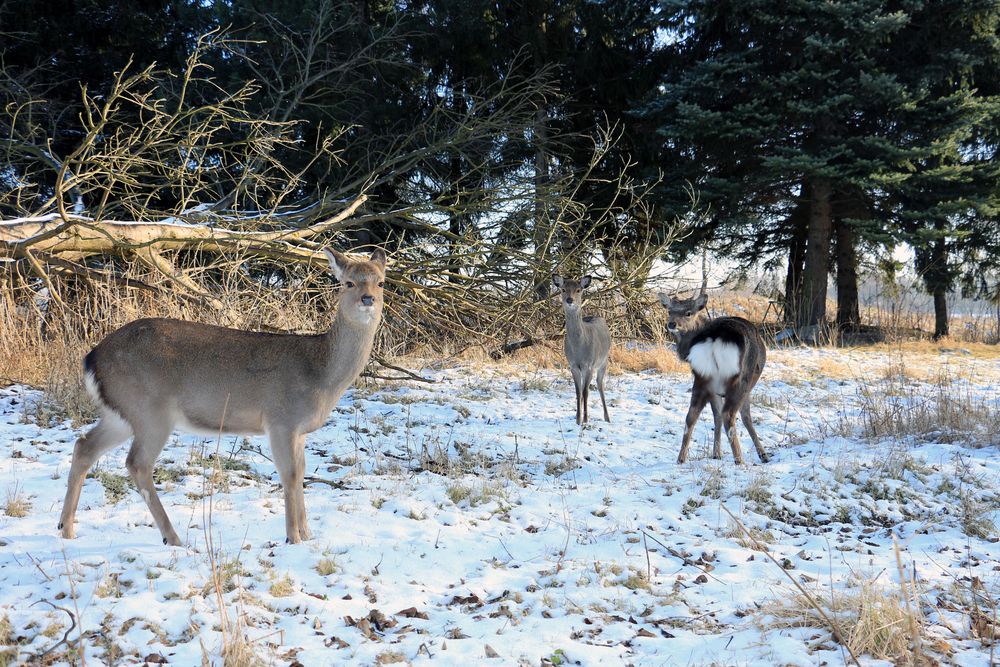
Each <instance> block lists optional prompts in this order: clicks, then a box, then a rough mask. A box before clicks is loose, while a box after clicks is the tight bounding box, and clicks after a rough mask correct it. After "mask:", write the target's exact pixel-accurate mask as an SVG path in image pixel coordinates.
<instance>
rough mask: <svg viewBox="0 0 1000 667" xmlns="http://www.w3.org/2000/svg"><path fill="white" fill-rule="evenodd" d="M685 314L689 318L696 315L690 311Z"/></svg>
mask: <svg viewBox="0 0 1000 667" xmlns="http://www.w3.org/2000/svg"><path fill="white" fill-rule="evenodd" d="M684 314H685V315H687V316H688V317H691V316H692V315H694V313H693V312H692V311H690V310H689V311H687V312H686V313H684Z"/></svg>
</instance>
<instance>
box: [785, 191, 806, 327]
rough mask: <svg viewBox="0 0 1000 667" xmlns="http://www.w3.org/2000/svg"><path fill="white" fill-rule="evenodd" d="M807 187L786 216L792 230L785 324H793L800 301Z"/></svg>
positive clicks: (786, 285) (786, 281) (789, 248)
mask: <svg viewBox="0 0 1000 667" xmlns="http://www.w3.org/2000/svg"><path fill="white" fill-rule="evenodd" d="M808 191H809V185H808V184H807V183H806V182H804V181H803V183H802V189H801V190H800V191H799V201H798V203H797V204H796V205H795V208H793V209H792V212H791V213H789V214H788V220H787V221H786V222H787V224H788V225H789V226H790V227H791V228H792V237H791V240H790V242H789V246H788V272H787V273H786V274H785V308H784V311H785V312H784V316H785V324H794V323H795V318H796V317H797V313H798V304H799V302H800V301H801V299H802V263H803V261H804V260H805V256H806V234H807V233H808V231H809V201H808V200H807V199H806V197H807V196H808Z"/></svg>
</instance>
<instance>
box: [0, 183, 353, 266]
mask: <svg viewBox="0 0 1000 667" xmlns="http://www.w3.org/2000/svg"><path fill="white" fill-rule="evenodd" d="M366 200H367V197H366V196H365V195H361V196H360V197H358V198H357V199H355V200H354V201H353V202H351V203H350V204H349V205H348V206H347V208H345V209H344V210H343V211H341V212H340V213H338V214H337V215H335V216H333V217H332V218H330V219H328V220H324V221H323V222H318V223H315V224H313V225H309V226H308V227H303V228H301V229H279V230H274V231H266V232H263V231H239V230H233V229H227V228H224V227H216V226H211V225H204V224H199V225H192V224H184V223H174V222H137V221H120V220H94V219H93V218H88V217H85V216H78V215H72V214H67V215H65V216H62V215H59V214H53V215H49V216H44V217H41V218H18V219H16V220H5V221H0V258H9V259H22V258H25V257H29V256H30V255H35V256H39V255H38V253H45V254H46V255H49V256H58V257H61V258H62V259H64V260H78V259H81V258H84V257H89V256H93V255H108V256H136V257H137V258H139V259H140V260H142V261H143V262H144V263H150V264H153V265H159V266H160V268H161V270H162V268H163V267H162V265H160V264H159V262H157V261H156V259H155V257H156V256H157V255H158V254H159V252H160V251H163V250H188V249H192V250H193V249H196V250H198V251H199V252H207V253H214V254H223V253H230V252H233V251H235V250H239V251H241V252H243V253H246V254H250V255H254V256H258V257H269V258H272V259H280V260H284V261H292V262H301V263H310V262H312V261H313V260H317V261H318V260H320V259H322V257H323V256H322V254H321V253H320V252H318V249H316V250H314V249H312V248H310V247H309V245H310V243H309V241H310V239H313V238H315V237H317V236H319V235H320V234H323V233H325V232H329V231H332V230H335V229H338V228H340V227H342V226H343V225H342V223H343V222H344V221H345V220H346V219H347V218H349V217H350V216H351V215H353V214H354V212H355V211H356V210H357V209H358V207H359V206H361V205H362V204H363V203H364V202H365V201H366ZM57 221H61V222H58V223H57ZM143 255H146V256H145V257H143Z"/></svg>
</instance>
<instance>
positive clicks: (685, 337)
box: [674, 317, 711, 361]
mask: <svg viewBox="0 0 1000 667" xmlns="http://www.w3.org/2000/svg"><path fill="white" fill-rule="evenodd" d="M710 321H711V320H709V319H708V318H707V317H703V318H701V319H699V320H698V321H697V322H696V323H695V324H694V326H691V327H689V328H687V329H685V330H684V331H679V332H677V333H676V334H674V338H675V340H676V341H677V356H678V357H680V360H681V361H687V360H688V354H690V353H691V342H692V341H693V340H694V336H695V334H696V333H698V331H700V330H701V328H702V327H704V326H705V325H706V324H708V323H709V322H710Z"/></svg>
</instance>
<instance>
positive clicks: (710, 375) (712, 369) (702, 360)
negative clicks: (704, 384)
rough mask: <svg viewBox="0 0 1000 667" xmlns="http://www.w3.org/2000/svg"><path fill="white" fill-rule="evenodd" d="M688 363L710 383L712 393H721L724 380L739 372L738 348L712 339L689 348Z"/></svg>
mask: <svg viewBox="0 0 1000 667" xmlns="http://www.w3.org/2000/svg"><path fill="white" fill-rule="evenodd" d="M688 363H689V364H691V368H692V369H693V370H694V372H695V373H697V374H698V375H700V376H702V377H704V378H706V379H708V380H710V381H711V387H712V391H714V392H715V393H717V394H718V393H721V391H722V389H723V387H724V386H725V384H726V382H725V381H726V380H729V378H731V377H733V376H734V375H738V374H739V372H740V348H739V347H737V346H736V345H733V344H732V343H727V342H725V341H721V340H715V339H713V338H707V339H705V340H704V341H702V342H700V343H698V344H696V345H692V346H691V350H690V351H689V352H688Z"/></svg>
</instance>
